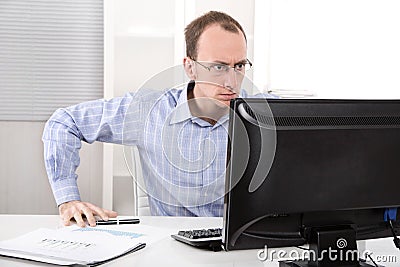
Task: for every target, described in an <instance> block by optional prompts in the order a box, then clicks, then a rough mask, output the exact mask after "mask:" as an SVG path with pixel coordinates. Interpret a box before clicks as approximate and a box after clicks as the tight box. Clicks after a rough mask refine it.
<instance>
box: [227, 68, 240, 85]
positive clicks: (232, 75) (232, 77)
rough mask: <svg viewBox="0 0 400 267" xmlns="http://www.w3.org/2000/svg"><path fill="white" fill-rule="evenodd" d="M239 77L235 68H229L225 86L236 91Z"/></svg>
mask: <svg viewBox="0 0 400 267" xmlns="http://www.w3.org/2000/svg"><path fill="white" fill-rule="evenodd" d="M237 75H238V73H237V72H236V71H235V70H234V69H233V68H229V70H228V72H227V73H226V74H225V81H224V86H225V87H227V88H232V89H236V88H237V85H238V80H237Z"/></svg>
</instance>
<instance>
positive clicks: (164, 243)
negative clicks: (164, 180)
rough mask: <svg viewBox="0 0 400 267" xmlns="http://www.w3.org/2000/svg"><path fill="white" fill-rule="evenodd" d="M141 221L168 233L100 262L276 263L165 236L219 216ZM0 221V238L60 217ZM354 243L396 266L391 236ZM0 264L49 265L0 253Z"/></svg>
mask: <svg viewBox="0 0 400 267" xmlns="http://www.w3.org/2000/svg"><path fill="white" fill-rule="evenodd" d="M141 224H144V225H150V226H156V227H162V228H164V229H167V232H168V234H166V235H165V236H164V237H162V238H161V239H160V241H158V242H156V243H153V244H151V245H150V246H147V247H146V248H144V249H142V250H140V251H137V252H134V253H131V254H129V255H126V256H124V257H122V258H119V259H116V260H113V261H111V262H109V263H107V264H104V265H102V266H163V267H164V266H203V265H206V266H208V267H212V266H219V267H220V266H222V267H224V266H235V267H238V266H239V267H242V266H243V267H244V266H279V263H278V261H277V260H273V261H271V260H269V259H268V260H266V261H261V260H260V259H259V258H258V252H259V250H242V251H230V252H225V251H220V252H212V251H208V250H200V249H196V248H193V247H190V246H188V245H185V244H183V243H180V242H178V241H176V240H174V239H172V238H171V237H170V236H169V235H170V234H175V233H177V231H178V230H182V229H197V228H210V227H221V225H222V218H193V217H151V216H149V217H147V216H145V217H141ZM0 225H1V228H0V240H6V239H10V238H14V237H17V236H19V235H22V234H24V233H27V232H30V231H33V230H35V229H38V228H42V227H46V228H52V229H55V228H57V227H60V226H61V221H60V219H59V217H58V216H57V215H0ZM358 246H359V249H361V250H369V251H372V252H373V254H372V256H373V257H374V259H375V260H376V259H377V258H378V256H381V257H380V258H379V259H380V260H379V261H380V264H382V265H385V266H399V263H400V251H399V250H397V249H396V248H395V247H394V245H393V242H392V239H391V238H384V239H377V240H369V241H367V242H366V241H359V242H358ZM277 250H279V249H277ZM284 250H285V251H290V250H293V249H290V248H286V249H284ZM384 257H386V259H384ZM385 261H386V262H385ZM389 261H390V262H389ZM378 264H379V263H378ZM0 266H2V267H3V266H50V265H47V264H43V263H35V262H30V261H23V260H18V259H10V258H5V257H0Z"/></svg>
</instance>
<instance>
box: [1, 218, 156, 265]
mask: <svg viewBox="0 0 400 267" xmlns="http://www.w3.org/2000/svg"><path fill="white" fill-rule="evenodd" d="M150 228H151V229H150ZM132 230H133V231H132ZM156 232H157V230H156V231H155V230H154V227H149V226H142V225H141V226H139V225H135V227H134V226H129V227H123V226H121V225H118V226H96V227H85V228H79V227H77V226H70V227H64V228H60V229H45V228H41V229H38V230H36V231H33V232H30V233H27V234H25V235H22V236H20V237H17V238H14V239H10V240H6V241H1V242H0V255H3V256H11V257H17V258H23V259H29V260H34V261H40V262H46V263H52V264H58V265H72V264H83V265H96V264H99V263H103V262H105V261H109V260H111V259H113V258H116V257H119V256H122V255H125V254H127V253H129V252H132V251H136V250H138V249H141V248H143V247H144V246H145V243H147V242H149V243H151V242H154V241H155V240H156V239H157V237H156V236H154V235H150V233H156Z"/></svg>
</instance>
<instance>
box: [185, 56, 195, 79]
mask: <svg viewBox="0 0 400 267" xmlns="http://www.w3.org/2000/svg"><path fill="white" fill-rule="evenodd" d="M183 67H184V69H185V72H186V75H187V76H188V77H189V79H190V80H196V78H197V74H196V66H195V64H194V62H193V60H191V59H190V58H189V57H185V58H184V59H183Z"/></svg>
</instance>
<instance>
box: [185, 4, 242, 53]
mask: <svg viewBox="0 0 400 267" xmlns="http://www.w3.org/2000/svg"><path fill="white" fill-rule="evenodd" d="M212 24H218V25H220V26H221V27H222V28H223V29H224V30H226V31H229V32H234V33H239V31H241V32H242V33H243V36H244V38H245V39H246V34H245V33H244V30H243V28H242V26H241V25H240V24H239V22H237V21H236V20H235V19H233V18H232V17H231V16H229V15H228V14H225V13H222V12H218V11H210V12H207V13H206V14H204V15H202V16H200V17H198V18H197V19H195V20H193V21H192V22H191V23H190V24H189V25H187V26H186V28H185V41H186V56H188V57H190V58H192V59H194V60H196V58H197V43H198V41H199V38H200V35H201V34H202V33H203V32H204V30H205V29H206V28H207V27H208V26H210V25H212ZM246 40H247V39H246Z"/></svg>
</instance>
